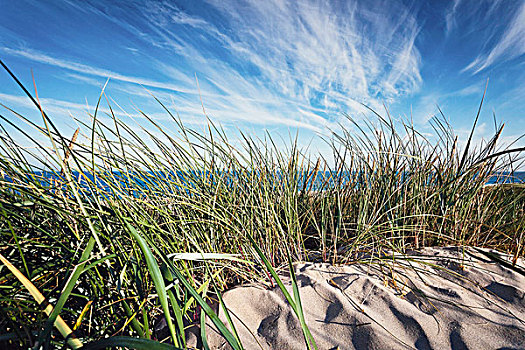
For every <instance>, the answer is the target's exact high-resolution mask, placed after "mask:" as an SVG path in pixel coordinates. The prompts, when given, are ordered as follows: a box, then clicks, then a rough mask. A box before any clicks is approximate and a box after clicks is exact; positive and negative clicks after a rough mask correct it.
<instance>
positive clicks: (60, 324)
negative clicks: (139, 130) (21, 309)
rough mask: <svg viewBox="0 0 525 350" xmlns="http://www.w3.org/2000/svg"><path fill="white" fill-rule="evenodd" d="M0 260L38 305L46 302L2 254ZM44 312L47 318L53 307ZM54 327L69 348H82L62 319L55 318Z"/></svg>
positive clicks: (48, 306)
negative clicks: (65, 340)
mask: <svg viewBox="0 0 525 350" xmlns="http://www.w3.org/2000/svg"><path fill="white" fill-rule="evenodd" d="M0 260H1V261H2V263H3V264H4V265H5V266H6V267H7V268H8V269H9V270H10V271H11V272H12V273H13V275H15V277H16V278H18V280H19V281H20V282H21V283H22V284H23V285H24V287H25V288H26V289H27V290H28V291H29V293H30V294H31V296H32V297H33V298H34V299H35V300H36V302H37V303H38V304H42V303H44V302H45V301H46V298H45V297H44V296H43V295H42V293H40V291H39V290H38V289H37V288H36V287H35V285H34V284H33V283H31V281H30V280H28V279H27V278H26V276H24V275H23V274H22V272H20V271H19V270H18V269H17V268H16V267H15V266H13V264H11V263H10V262H9V260H7V259H6V258H5V257H4V256H3V255H2V254H0ZM44 311H45V312H46V314H47V315H48V316H49V315H50V314H51V312H52V311H53V306H52V305H51V304H47V306H46V308H45V309H44ZM55 327H56V328H57V329H58V331H59V332H60V334H62V336H63V337H64V338H66V339H67V343H68V344H69V346H70V347H71V348H73V349H80V348H81V347H82V346H83V344H82V342H81V341H80V340H78V339H77V338H76V337H75V336H74V335H73V334H72V333H73V331H72V330H71V328H69V326H68V325H67V324H66V322H64V320H63V319H62V317H60V316H58V317H57V319H56V321H55Z"/></svg>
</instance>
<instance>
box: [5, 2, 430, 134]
mask: <svg viewBox="0 0 525 350" xmlns="http://www.w3.org/2000/svg"><path fill="white" fill-rule="evenodd" d="M133 6H138V7H139V8H138V9H137V16H141V15H144V16H145V18H139V17H136V16H135V17H134V21H133V22H132V21H131V20H129V21H128V20H126V19H125V18H121V17H118V16H112V14H111V7H109V8H107V9H105V10H104V11H99V10H97V9H96V8H93V9H91V10H90V9H89V7H90V6H89V5H87V4H86V8H88V9H83V11H88V12H90V13H93V14H96V15H99V16H102V17H104V18H106V19H108V20H110V21H111V22H112V23H114V24H117V25H119V26H120V27H122V28H124V29H125V30H126V31H128V32H130V33H133V35H135V36H136V39H139V40H142V41H143V42H146V43H148V44H149V45H152V46H154V47H156V48H161V49H163V50H165V52H166V53H167V55H166V57H170V59H169V60H163V61H162V62H161V60H160V59H152V60H150V61H149V62H148V63H149V64H151V65H153V66H155V67H156V68H157V69H158V71H159V72H162V73H163V74H164V76H165V77H166V79H165V80H163V81H153V80H150V79H145V78H141V77H136V76H128V75H124V74H121V73H119V72H118V71H115V70H107V69H101V68H99V67H93V66H89V65H86V64H82V63H79V62H75V61H72V60H65V59H58V58H54V57H51V56H49V55H47V54H45V53H41V52H36V51H31V50H17V49H13V48H4V49H3V50H4V52H5V53H8V54H11V55H16V56H20V57H25V58H27V59H31V60H33V61H38V62H42V63H45V64H49V65H53V66H56V67H59V68H63V69H67V70H70V71H73V72H75V73H78V75H80V76H85V77H86V79H84V80H89V79H91V78H92V77H103V78H107V77H111V78H112V84H115V83H116V84H117V85H118V88H119V89H121V90H123V91H124V90H127V91H130V92H131V91H134V95H137V96H141V95H145V93H144V91H143V90H141V89H137V87H136V86H135V87H134V86H133V85H134V84H141V85H143V86H146V87H148V88H150V89H153V90H154V92H153V93H154V94H155V95H156V96H159V95H160V97H162V98H166V99H169V100H171V99H173V102H174V105H175V106H176V108H177V110H179V111H186V112H187V113H188V114H192V115H195V114H197V113H200V115H201V116H202V112H199V111H201V107H200V97H199V92H198V90H197V86H196V82H195V73H196V74H197V76H198V78H199V84H200V94H201V96H202V99H203V102H204V105H205V107H206V110H207V112H208V113H209V114H210V116H211V117H212V118H218V119H219V121H228V122H235V121H243V122H246V123H254V124H270V125H281V126H289V127H299V128H306V129H309V130H313V131H321V130H323V129H324V128H325V127H327V126H330V125H333V122H334V118H336V117H339V116H341V114H342V112H349V113H352V114H353V113H360V112H363V111H366V110H365V109H364V107H363V106H362V105H361V104H362V103H364V104H366V105H369V106H371V107H373V108H375V109H381V106H382V104H383V102H386V103H390V102H391V101H393V100H394V99H397V98H399V97H401V96H405V95H410V94H412V93H414V92H417V91H418V89H419V87H420V86H421V83H422V78H421V75H420V71H419V70H420V65H421V62H420V61H421V58H420V54H419V51H418V49H417V47H416V45H415V40H416V38H417V35H418V33H419V29H420V28H419V25H418V23H417V22H416V18H415V17H414V16H415V13H414V11H413V9H410V8H407V7H406V6H404V5H403V4H402V3H401V2H397V1H372V2H357V1H355V2H349V3H345V4H340V3H337V2H325V1H316V0H306V1H300V2H289V1H279V0H269V1H258V0H247V1H242V2H239V1H223V0H221V1H219V0H209V1H208V10H209V11H199V13H198V14H195V13H190V12H188V11H182V10H180V9H179V8H177V7H176V6H175V5H172V3H168V2H154V3H151V2H150V3H147V4H142V3H139V4H133ZM203 6H205V5H203ZM206 13H213V17H214V20H213V21H212V20H210V19H209V17H207V16H206ZM135 20H136V21H135ZM138 23H139V24H138ZM219 23H220V24H219ZM124 47H129V45H128V46H126V45H124ZM141 54H142V55H143V58H144V57H145V58H146V59H147V58H148V56H147V52H142V53H141ZM90 77H91V78H90ZM86 82H88V81H86ZM89 82H90V83H93V84H94V83H95V82H94V81H93V80H91V81H89ZM159 89H160V90H159ZM173 92H174V93H173ZM327 116H330V117H328V118H327Z"/></svg>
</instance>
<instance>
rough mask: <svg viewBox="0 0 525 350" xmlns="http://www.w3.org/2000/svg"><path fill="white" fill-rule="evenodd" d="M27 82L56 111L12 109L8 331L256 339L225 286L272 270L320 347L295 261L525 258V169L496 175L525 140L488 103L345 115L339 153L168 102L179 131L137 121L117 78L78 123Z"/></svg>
mask: <svg viewBox="0 0 525 350" xmlns="http://www.w3.org/2000/svg"><path fill="white" fill-rule="evenodd" d="M20 85H21V84H20ZM25 91H26V92H27V90H25ZM27 94H28V98H31V99H33V102H34V103H35V108H36V109H37V110H39V111H40V112H41V116H42V118H41V120H40V121H39V122H34V121H32V120H31V119H29V118H27V117H25V116H23V115H21V114H18V113H17V112H16V111H14V110H12V109H10V108H9V106H3V108H4V110H3V111H1V112H0V127H1V128H2V133H1V136H0V172H1V174H2V176H1V177H0V181H1V183H0V215H1V216H2V220H0V229H1V231H0V232H1V233H0V235H1V242H2V243H1V244H0V254H1V257H2V265H0V271H1V273H0V315H1V316H0V330H2V331H0V332H1V334H0V344H7V345H9V346H12V347H20V348H28V347H32V348H39V347H40V346H43V347H44V348H62V347H64V346H69V347H72V348H80V347H86V348H105V347H116V346H122V347H125V346H127V347H133V348H138V349H140V348H148V349H150V348H159V349H164V348H167V346H168V345H170V346H174V347H175V348H185V347H187V346H188V341H189V339H188V336H189V330H190V329H199V327H198V326H199V325H201V324H204V317H207V318H208V319H209V320H210V322H212V323H213V324H214V325H215V327H216V328H217V329H218V330H219V331H220V332H221V333H222V334H223V336H224V337H225V338H226V340H227V341H228V343H230V345H231V346H232V348H234V349H241V348H242V344H241V341H240V339H239V337H238V335H237V333H236V330H235V328H234V327H233V322H232V320H231V316H230V315H228V312H227V309H226V308H225V307H224V305H223V303H222V299H221V297H220V295H221V293H222V292H224V291H225V290H227V289H229V288H231V287H232V286H235V285H239V284H242V283H248V282H258V283H262V284H265V285H266V286H268V287H279V288H281V289H282V291H283V293H284V294H285V297H286V299H287V301H288V302H289V304H290V305H291V306H292V309H293V311H294V312H295V314H296V316H297V318H298V320H299V322H300V324H301V327H302V330H303V334H304V340H305V346H307V347H308V348H311V349H314V348H316V344H315V339H313V337H312V335H311V334H310V332H309V330H308V325H307V324H306V323H305V321H304V314H303V312H304V311H305V310H307V309H308V305H303V304H302V303H301V299H300V294H299V289H298V286H297V283H296V281H295V278H294V269H293V263H295V262H299V261H302V262H304V261H316V262H329V263H333V264H343V263H348V262H352V261H356V260H358V259H359V258H360V257H361V256H362V254H363V253H367V254H372V255H377V256H380V255H381V254H382V252H385V251H395V252H400V253H403V252H406V251H407V250H409V249H418V248H422V247H428V246H446V245H456V246H465V245H469V246H478V247H490V248H494V249H498V250H500V251H504V252H507V253H509V254H512V255H513V257H514V262H515V261H516V260H517V259H518V258H519V257H523V256H524V244H525V237H524V235H525V220H524V210H525V185H524V184H519V183H514V184H505V185H494V186H487V182H488V180H489V179H491V178H493V177H495V176H499V177H502V178H503V177H510V176H512V174H513V171H514V170H515V169H517V168H519V167H520V166H522V164H523V153H522V152H523V149H522V148H501V147H500V146H499V141H500V138H501V133H502V130H503V126H498V127H497V128H496V129H495V132H494V136H493V138H492V139H490V140H488V141H487V142H485V143H482V144H476V145H474V144H473V142H472V137H473V132H474V129H475V125H476V122H477V120H478V117H479V112H478V115H477V116H476V115H475V116H474V118H473V122H474V126H473V129H472V133H471V135H470V137H469V138H468V139H467V140H459V139H458V138H457V137H456V136H455V135H454V131H453V129H452V128H451V126H450V125H449V124H448V122H447V120H446V118H445V117H444V116H443V115H441V116H438V117H436V118H434V119H433V120H432V126H433V128H434V134H433V135H431V136H427V134H424V133H422V132H420V131H418V130H417V128H416V127H415V126H414V125H413V124H412V123H411V122H410V121H402V120H394V119H393V118H391V117H389V116H387V117H383V116H381V115H380V114H377V113H375V112H373V111H371V112H373V113H372V117H370V118H368V119H367V120H364V121H363V120H361V119H360V120H359V121H356V120H354V119H352V118H351V117H350V116H345V123H344V125H345V126H344V127H341V129H340V130H338V131H334V132H333V133H332V134H331V135H329V136H327V137H326V138H325V142H327V143H328V145H329V146H330V148H331V152H332V154H331V155H330V157H328V156H327V155H321V154H319V155H310V154H309V152H308V150H307V149H305V148H300V147H299V146H298V142H297V141H296V140H295V141H294V140H293V139H292V141H290V143H289V144H288V145H287V146H286V147H284V148H283V147H278V146H277V145H276V143H275V142H274V141H273V139H272V136H271V135H267V137H266V138H265V139H263V140H260V139H257V138H254V137H252V136H250V135H249V134H246V133H241V137H240V142H239V140H235V141H231V140H230V139H229V138H228V136H227V134H226V133H225V131H224V130H222V129H221V128H220V127H219V126H217V125H215V124H213V123H212V122H211V121H210V122H209V124H208V128H207V131H206V132H204V133H203V132H198V131H196V130H193V129H191V128H189V127H187V126H185V125H184V124H183V123H182V122H181V121H180V119H179V118H178V117H177V116H176V115H174V114H172V112H171V111H170V110H169V109H168V108H165V111H166V115H167V116H169V117H170V118H171V126H170V127H169V129H168V128H167V127H166V126H162V125H159V124H158V123H157V122H155V120H153V119H152V118H149V117H148V115H147V114H145V113H143V117H144V120H145V121H147V125H144V124H143V125H138V124H137V125H130V123H129V122H124V121H123V120H121V119H119V118H118V117H117V116H115V114H114V113H113V112H112V109H111V105H109V103H108V107H107V108H108V110H110V112H109V113H107V114H106V115H101V114H102V113H101V112H100V111H99V106H100V105H101V104H102V103H105V102H104V101H106V99H105V95H104V93H102V94H101V97H100V100H99V101H98V103H97V107H96V110H95V111H94V113H93V114H92V115H90V120H89V122H86V121H85V119H78V120H76V123H77V124H78V125H79V130H78V132H76V133H75V136H73V137H72V138H68V135H64V134H62V133H60V132H59V130H58V129H57V128H56V127H55V126H54V122H53V119H52V116H48V115H47V114H46V113H45V110H43V109H42V108H41V106H40V104H39V102H38V98H37V97H36V94H35V97H30V96H32V95H33V94H30V93H29V92H27ZM159 103H160V104H161V105H162V103H161V102H160V101H159ZM162 106H163V107H164V105H162ZM479 108H480V109H481V104H480V106H479ZM108 120H109V121H110V123H108ZM35 135H36V136H35ZM42 138H45V139H46V140H47V141H46V142H42V141H41V140H42ZM500 182H503V179H502V181H500ZM286 271H287V272H286ZM282 273H288V274H290V276H291V277H292V278H291V280H292V289H291V293H289V292H288V291H287V289H286V286H284V285H283V284H282V282H281V280H280V278H279V276H280V274H282ZM219 309H220V310H221V313H224V314H225V315H226V319H227V322H225V323H223V322H222V321H221V319H219V318H218V316H217V313H218V312H219ZM204 331H205V328H204V327H201V328H200V331H198V332H197V336H198V337H200V339H199V341H198V345H199V346H202V347H203V348H205V347H206V342H205V337H201V335H202V334H203V332H204Z"/></svg>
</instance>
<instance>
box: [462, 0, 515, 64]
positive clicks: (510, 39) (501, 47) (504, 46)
mask: <svg viewBox="0 0 525 350" xmlns="http://www.w3.org/2000/svg"><path fill="white" fill-rule="evenodd" d="M509 6H512V7H514V11H509ZM497 10H505V11H506V12H510V13H513V16H512V18H511V20H510V21H509V22H508V24H507V25H506V26H505V27H504V30H502V31H501V33H499V32H497V31H496V30H497V28H498V27H496V26H494V29H493V31H491V32H488V33H487V34H486V35H487V39H486V40H487V42H491V39H492V37H497V38H498V39H497V40H495V41H494V43H493V44H492V45H488V47H486V48H485V50H484V51H483V52H482V53H480V54H479V55H478V56H477V57H476V58H475V59H474V60H473V61H472V62H470V63H469V64H468V65H467V66H466V67H465V68H464V69H463V72H465V71H470V72H471V73H472V74H476V73H479V72H481V71H482V70H484V69H487V68H488V67H490V66H492V65H494V64H497V63H501V62H505V61H509V60H512V59H514V58H517V57H519V56H522V55H524V54H525V2H523V1H522V2H516V3H510V4H509V2H504V3H503V2H500V1H495V2H494V3H492V6H491V11H490V12H489V13H485V14H484V17H485V19H490V15H491V14H494V15H495V16H497Z"/></svg>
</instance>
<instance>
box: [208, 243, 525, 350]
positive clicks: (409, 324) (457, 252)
mask: <svg viewBox="0 0 525 350" xmlns="http://www.w3.org/2000/svg"><path fill="white" fill-rule="evenodd" d="M409 256H410V257H415V258H417V259H418V260H419V261H422V262H424V263H421V262H415V261H410V260H407V259H403V258H402V257H401V256H399V257H398V258H397V259H396V260H395V263H392V260H390V262H389V263H387V262H384V263H382V264H351V265H345V266H333V265H329V264H313V263H307V264H297V265H295V272H296V275H297V280H298V284H299V286H300V295H301V300H302V304H303V309H304V312H305V317H306V322H307V324H308V326H309V328H310V331H311V332H312V335H313V337H314V339H315V340H316V343H317V346H318V348H319V349H451V348H452V349H525V298H524V291H525V267H524V264H523V261H522V260H519V261H518V263H517V264H516V266H515V267H513V266H512V265H510V264H508V263H506V262H508V261H510V257H509V256H506V255H504V254H501V253H498V252H496V251H492V250H487V249H479V248H465V249H464V250H462V249H460V248H455V247H446V248H425V249H423V250H420V251H418V252H413V253H411V254H410V255H409ZM282 279H283V282H285V284H286V286H287V288H288V289H289V291H290V293H291V284H290V280H289V278H288V277H286V276H283V277H282ZM223 298H224V301H225V304H226V306H227V307H228V309H229V310H230V312H231V314H232V317H233V319H234V323H235V326H236V329H237V332H238V334H239V337H240V339H241V341H242V343H243V345H244V347H245V348H246V349H261V348H262V349H306V346H305V341H304V338H303V333H302V331H301V328H300V326H299V322H298V319H297V317H296V315H295V314H294V312H293V311H292V309H291V307H290V306H289V304H288V303H287V302H286V300H285V298H284V296H283V294H282V292H280V290H279V289H278V288H273V289H270V288H266V287H264V286H261V285H247V286H240V287H237V288H234V289H232V290H229V291H227V292H225V293H224V295H223ZM219 316H220V318H221V319H223V320H225V317H224V314H223V313H222V312H220V311H219ZM207 338H208V343H209V346H210V348H211V349H228V348H229V346H228V345H227V344H226V343H225V341H224V339H223V338H222V336H220V335H219V334H218V333H217V332H216V331H215V329H214V327H213V326H210V325H208V327H207Z"/></svg>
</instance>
